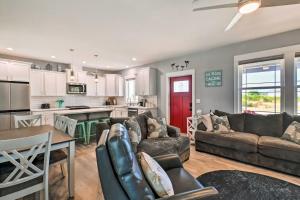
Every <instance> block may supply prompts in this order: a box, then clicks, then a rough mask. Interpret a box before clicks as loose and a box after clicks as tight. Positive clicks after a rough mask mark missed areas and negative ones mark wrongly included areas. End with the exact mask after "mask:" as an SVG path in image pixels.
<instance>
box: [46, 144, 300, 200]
mask: <svg viewBox="0 0 300 200" xmlns="http://www.w3.org/2000/svg"><path fill="white" fill-rule="evenodd" d="M76 147H77V150H76V159H75V170H76V171H75V174H76V177H75V191H76V193H75V199H76V200H83V199H84V200H103V196H102V192H101V187H100V183H99V178H98V171H97V164H96V155H95V148H96V145H89V146H84V145H77V146H76ZM191 149H192V150H191V158H190V160H189V161H187V162H186V163H185V164H184V167H185V168H186V169H187V170H188V171H189V172H190V173H191V174H192V175H193V176H194V177H198V176H199V175H201V174H204V173H206V172H210V171H216V170H242V171H249V172H254V173H259V174H264V175H268V176H272V177H275V178H278V179H283V180H286V181H288V182H291V183H294V184H297V185H299V186H300V178H297V177H294V176H289V175H286V174H282V173H278V172H274V171H271V170H267V169H263V168H259V167H255V166H252V165H247V164H243V163H240V162H236V161H232V160H229V159H225V158H221V157H218V156H214V155H210V154H206V153H200V152H197V151H195V147H194V146H191ZM60 177H61V174H60V167H59V166H55V167H52V168H51V169H50V199H53V200H54V199H55V200H64V199H67V185H66V180H67V178H65V179H61V178H60Z"/></svg>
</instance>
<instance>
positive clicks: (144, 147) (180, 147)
mask: <svg viewBox="0 0 300 200" xmlns="http://www.w3.org/2000/svg"><path fill="white" fill-rule="evenodd" d="M148 117H151V118H152V114H151V112H150V111H148V112H145V113H143V114H140V115H138V116H137V117H136V119H137V121H138V123H139V125H140V128H141V132H142V140H141V142H140V144H139V145H138V146H137V152H141V151H143V152H146V153H147V154H149V155H150V156H159V155H165V154H177V155H178V156H179V158H180V160H181V162H184V161H186V160H188V159H189V157H190V140H189V138H188V137H187V136H185V135H181V134H180V129H179V128H177V127H174V126H170V125H168V126H167V131H168V136H169V137H167V138H151V139H149V138H147V133H148V127H147V118H148ZM127 119H129V118H110V119H108V120H107V121H106V122H99V123H98V124H96V128H97V137H96V140H97V141H98V140H99V138H100V135H101V133H102V132H103V131H104V130H106V129H110V127H111V126H112V125H114V124H116V123H121V124H123V123H124V121H125V120H127Z"/></svg>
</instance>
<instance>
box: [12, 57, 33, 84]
mask: <svg viewBox="0 0 300 200" xmlns="http://www.w3.org/2000/svg"><path fill="white" fill-rule="evenodd" d="M29 72H30V66H29V64H25V63H15V62H13V63H9V73H10V80H11V81H24V82H29Z"/></svg>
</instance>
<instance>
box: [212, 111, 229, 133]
mask: <svg viewBox="0 0 300 200" xmlns="http://www.w3.org/2000/svg"><path fill="white" fill-rule="evenodd" d="M211 120H212V123H213V128H214V132H215V133H221V132H231V129H230V124H229V121H228V118H227V116H222V117H219V116H217V115H211Z"/></svg>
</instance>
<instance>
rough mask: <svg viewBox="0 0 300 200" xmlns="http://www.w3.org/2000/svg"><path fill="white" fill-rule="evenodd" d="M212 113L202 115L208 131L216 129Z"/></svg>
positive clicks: (202, 120)
mask: <svg viewBox="0 0 300 200" xmlns="http://www.w3.org/2000/svg"><path fill="white" fill-rule="evenodd" d="M210 115H211V114H206V115H202V116H201V122H202V123H203V124H204V126H205V127H206V131H208V132H211V131H213V130H214V128H213V123H212V120H211V117H210ZM201 122H200V123H201Z"/></svg>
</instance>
